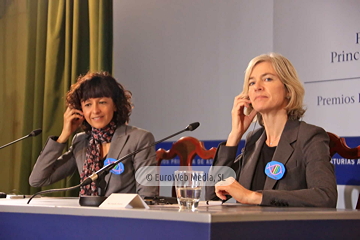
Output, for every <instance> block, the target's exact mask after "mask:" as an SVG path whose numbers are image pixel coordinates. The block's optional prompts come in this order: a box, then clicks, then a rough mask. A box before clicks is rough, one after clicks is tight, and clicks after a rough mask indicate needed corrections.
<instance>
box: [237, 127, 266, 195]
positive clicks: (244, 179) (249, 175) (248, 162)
mask: <svg viewBox="0 0 360 240" xmlns="http://www.w3.org/2000/svg"><path fill="white" fill-rule="evenodd" d="M265 139H266V133H265V131H263V132H262V134H261V136H260V138H259V139H258V140H257V141H256V142H254V143H252V144H251V143H250V144H249V146H248V149H245V151H244V167H243V168H242V169H241V173H240V178H239V183H240V184H241V185H243V187H245V188H247V189H250V187H251V182H252V179H253V175H254V171H255V167H256V164H257V162H258V160H259V155H260V152H261V148H262V146H263V144H264V142H265ZM252 149H254V150H252ZM246 152H251V153H252V154H250V155H249V156H247V155H246Z"/></svg>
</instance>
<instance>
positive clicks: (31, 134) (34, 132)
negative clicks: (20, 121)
mask: <svg viewBox="0 0 360 240" xmlns="http://www.w3.org/2000/svg"><path fill="white" fill-rule="evenodd" d="M41 132H42V130H41V129H40V128H39V129H35V130H33V131H32V132H31V133H29V134H28V135H26V136H24V137H21V138H19V139H16V140H15V141H12V142H9V143H8V144H5V145H3V146H1V147H0V149H3V148H5V147H7V146H10V145H12V144H14V143H17V142H19V141H21V140H23V139H25V138H28V137H35V136H37V135H39V134H40V133H41ZM0 198H6V193H3V192H0Z"/></svg>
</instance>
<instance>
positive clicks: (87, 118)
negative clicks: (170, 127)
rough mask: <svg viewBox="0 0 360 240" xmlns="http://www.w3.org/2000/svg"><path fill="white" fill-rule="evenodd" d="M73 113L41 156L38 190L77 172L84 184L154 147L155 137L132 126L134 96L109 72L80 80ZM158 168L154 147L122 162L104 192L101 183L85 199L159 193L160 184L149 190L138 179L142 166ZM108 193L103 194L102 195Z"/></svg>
mask: <svg viewBox="0 0 360 240" xmlns="http://www.w3.org/2000/svg"><path fill="white" fill-rule="evenodd" d="M66 102H67V106H68V107H67V109H66V111H65V113H64V125H63V129H62V132H61V134H60V136H59V137H50V138H49V139H48V141H47V142H46V144H45V147H44V149H43V150H42V152H41V153H40V156H39V157H38V159H37V161H36V164H35V165H34V168H33V170H32V173H31V175H30V178H29V183H30V185H31V186H33V187H41V186H47V185H49V184H52V183H54V182H57V181H59V180H61V179H64V178H65V177H67V176H70V175H72V174H73V173H74V172H75V171H76V170H78V172H79V174H80V178H81V181H83V180H84V179H86V178H87V177H88V176H90V175H91V174H92V173H94V172H96V171H98V170H99V169H101V168H102V167H103V166H104V160H105V161H108V160H109V159H115V160H116V159H120V158H121V157H123V156H125V155H126V154H129V153H131V152H133V151H135V150H137V149H139V148H143V147H146V146H149V145H151V144H153V143H154V136H153V135H152V134H151V133H150V132H148V131H145V130H143V129H140V128H136V127H133V126H130V125H128V124H127V123H128V122H129V116H130V114H131V111H132V104H131V93H130V92H129V91H127V90H125V89H124V87H123V86H122V85H121V84H120V83H118V82H117V81H116V80H115V79H114V78H113V77H112V76H111V75H110V74H109V73H107V72H97V73H87V74H86V75H85V76H80V77H79V78H78V81H77V82H76V83H75V84H73V85H72V86H71V89H70V91H69V92H68V93H67V96H66ZM79 127H81V128H82V129H83V130H84V132H81V133H78V134H76V135H75V136H74V138H73V140H72V145H71V147H70V149H69V151H67V152H66V153H64V154H63V150H64V148H65V146H66V142H67V141H68V139H69V138H70V136H71V135H72V134H73V133H74V132H75V130H76V129H78V128H79ZM146 166H156V160H155V148H154V147H149V148H148V149H146V150H143V151H141V152H139V153H137V154H136V155H134V156H132V157H129V158H127V159H125V160H124V161H122V162H121V163H119V166H118V167H117V171H116V170H115V169H114V170H112V171H111V172H110V173H109V174H107V175H106V176H105V182H104V184H103V186H102V188H101V191H100V192H99V186H97V183H96V182H93V183H91V185H87V186H84V187H82V188H81V189H80V195H81V196H98V195H99V193H100V195H103V193H104V192H105V196H109V195H110V194H111V193H138V194H139V195H141V196H143V197H145V196H147V197H152V196H156V195H158V187H157V186H144V185H141V184H139V183H138V182H137V181H136V179H135V173H136V171H137V170H138V169H139V168H141V167H146ZM101 192H102V193H101Z"/></svg>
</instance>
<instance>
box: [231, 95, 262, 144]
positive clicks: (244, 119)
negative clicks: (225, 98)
mask: <svg viewBox="0 0 360 240" xmlns="http://www.w3.org/2000/svg"><path fill="white" fill-rule="evenodd" d="M250 104H251V102H250V100H249V99H247V98H244V97H243V96H241V94H240V95H238V96H236V97H235V99H234V105H233V108H232V110H231V122H232V124H231V132H230V134H229V136H228V139H227V142H226V146H237V145H238V144H239V142H240V140H241V137H242V136H243V135H244V133H245V132H246V130H247V129H248V128H249V126H250V124H251V122H252V120H253V119H254V117H255V116H256V111H255V110H252V111H251V113H250V114H249V115H245V114H244V108H245V107H247V108H250Z"/></svg>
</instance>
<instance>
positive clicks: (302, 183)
mask: <svg viewBox="0 0 360 240" xmlns="http://www.w3.org/2000/svg"><path fill="white" fill-rule="evenodd" d="M265 140H266V133H265V131H264V128H260V129H257V130H256V131H255V132H254V133H253V134H249V135H248V136H247V139H246V144H245V147H244V149H243V153H242V154H241V155H240V156H239V157H237V158H236V159H235V157H236V151H237V147H226V146H224V143H222V144H221V145H220V146H219V147H218V150H217V153H216V156H215V158H214V162H213V165H214V166H229V167H232V168H233V169H234V170H235V172H236V173H237V180H238V181H239V183H240V184H242V185H243V186H244V187H245V188H247V189H250V187H251V182H252V179H253V175H254V171H255V168H256V163H257V161H258V159H259V155H260V152H261V148H262V146H263V144H264V142H265ZM234 159H235V160H234ZM272 160H273V161H278V162H281V163H283V164H284V166H285V168H286V172H285V175H284V176H283V178H281V179H279V180H274V179H272V178H269V177H266V181H265V186H264V190H262V191H261V192H262V194H263V199H262V202H261V205H272V206H297V207H299V206H304V207H331V208H334V207H336V202H337V186H336V178H335V173H334V167H333V165H332V164H331V163H330V150H329V137H328V135H327V133H326V132H325V130H324V129H322V128H320V127H317V126H314V125H310V124H307V123H305V122H303V121H292V120H288V121H287V123H286V125H285V128H284V131H283V133H282V135H281V138H280V141H279V144H278V146H277V148H276V150H275V153H274V156H273V158H272ZM214 198H216V195H215V192H214V187H207V189H206V199H214Z"/></svg>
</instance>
